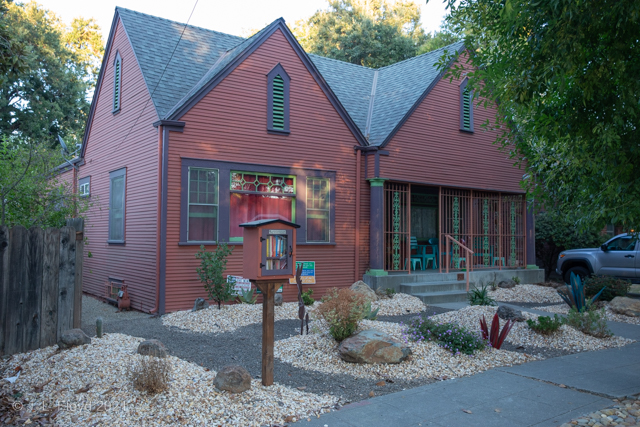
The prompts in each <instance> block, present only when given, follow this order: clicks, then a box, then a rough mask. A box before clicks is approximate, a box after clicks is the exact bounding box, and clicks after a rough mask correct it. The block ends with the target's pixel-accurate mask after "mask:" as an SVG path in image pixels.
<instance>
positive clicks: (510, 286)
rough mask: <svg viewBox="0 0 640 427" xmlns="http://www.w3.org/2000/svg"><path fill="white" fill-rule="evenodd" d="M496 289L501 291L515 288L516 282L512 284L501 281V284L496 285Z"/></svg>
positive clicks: (510, 281) (509, 281)
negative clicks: (501, 289)
mask: <svg viewBox="0 0 640 427" xmlns="http://www.w3.org/2000/svg"><path fill="white" fill-rule="evenodd" d="M498 287H499V288H503V289H511V288H515V287H516V282H514V281H513V280H503V281H502V282H500V283H498Z"/></svg>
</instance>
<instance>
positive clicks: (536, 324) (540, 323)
mask: <svg viewBox="0 0 640 427" xmlns="http://www.w3.org/2000/svg"><path fill="white" fill-rule="evenodd" d="M562 323H563V319H562V318H560V317H558V315H557V314H554V315H553V319H552V318H551V317H549V316H539V317H538V319H537V320H531V319H527V325H529V327H530V328H531V329H532V330H534V331H536V332H537V333H539V334H543V335H551V334H552V333H554V332H555V331H557V330H558V329H559V328H560V326H562Z"/></svg>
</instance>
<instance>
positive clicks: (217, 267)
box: [196, 243, 235, 310]
mask: <svg viewBox="0 0 640 427" xmlns="http://www.w3.org/2000/svg"><path fill="white" fill-rule="evenodd" d="M232 251H233V246H231V247H228V246H227V244H226V243H220V244H218V247H217V248H216V250H215V252H208V251H206V250H205V249H204V245H201V246H200V250H199V251H198V253H197V254H196V258H197V259H199V260H200V267H198V268H197V269H196V271H197V272H198V276H199V277H200V281H201V282H202V283H203V284H204V289H205V290H206V291H207V294H208V295H209V299H210V300H213V301H215V302H217V303H218V310H219V309H220V304H221V303H222V302H225V301H231V300H232V299H234V298H235V295H234V293H233V287H234V285H235V280H233V279H230V278H225V277H224V276H223V273H224V271H225V270H226V267H227V257H228V256H229V255H230V254H231V252H232Z"/></svg>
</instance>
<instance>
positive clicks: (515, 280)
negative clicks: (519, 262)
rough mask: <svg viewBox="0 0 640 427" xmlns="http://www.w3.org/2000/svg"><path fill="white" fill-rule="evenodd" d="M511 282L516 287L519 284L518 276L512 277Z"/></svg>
mask: <svg viewBox="0 0 640 427" xmlns="http://www.w3.org/2000/svg"><path fill="white" fill-rule="evenodd" d="M511 280H513V283H515V284H516V285H519V284H520V278H519V277H518V276H513V277H512V278H511Z"/></svg>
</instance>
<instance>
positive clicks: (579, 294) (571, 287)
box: [558, 272, 607, 312]
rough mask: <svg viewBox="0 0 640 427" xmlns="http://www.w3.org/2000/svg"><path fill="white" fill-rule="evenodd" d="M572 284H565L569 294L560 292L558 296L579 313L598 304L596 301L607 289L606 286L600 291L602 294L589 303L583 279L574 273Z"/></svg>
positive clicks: (572, 274) (599, 293) (598, 294)
mask: <svg viewBox="0 0 640 427" xmlns="http://www.w3.org/2000/svg"><path fill="white" fill-rule="evenodd" d="M570 282H571V284H569V283H566V284H565V286H566V287H567V292H560V291H558V294H559V295H560V298H562V299H563V300H564V302H566V303H567V304H569V307H572V308H575V309H576V310H577V311H578V312H582V311H584V310H586V309H587V307H588V306H590V305H591V304H593V303H594V302H596V300H597V299H598V298H600V295H602V291H604V290H605V289H606V288H607V287H606V286H605V287H604V288H602V289H600V292H598V293H597V294H596V295H595V296H594V297H593V298H591V299H590V300H589V301H587V299H586V297H585V295H584V284H583V283H582V279H581V278H580V276H578V275H576V274H574V273H573V272H572V273H571V280H570Z"/></svg>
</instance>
